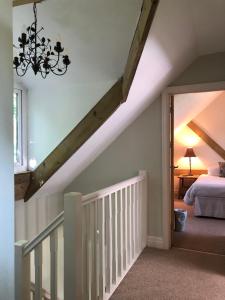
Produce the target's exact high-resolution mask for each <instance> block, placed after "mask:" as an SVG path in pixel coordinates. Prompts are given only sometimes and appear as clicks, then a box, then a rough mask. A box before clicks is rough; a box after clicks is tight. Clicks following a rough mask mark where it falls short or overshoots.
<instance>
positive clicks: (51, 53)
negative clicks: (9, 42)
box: [13, 3, 71, 78]
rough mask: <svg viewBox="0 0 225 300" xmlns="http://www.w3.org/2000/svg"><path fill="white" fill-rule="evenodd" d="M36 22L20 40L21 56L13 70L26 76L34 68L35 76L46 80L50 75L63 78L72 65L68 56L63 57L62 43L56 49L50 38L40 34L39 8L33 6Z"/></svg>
mask: <svg viewBox="0 0 225 300" xmlns="http://www.w3.org/2000/svg"><path fill="white" fill-rule="evenodd" d="M33 12H34V22H33V23H32V24H31V26H29V27H27V29H26V32H23V33H22V34H21V36H20V37H19V38H18V42H19V46H18V47H16V46H14V47H15V48H16V49H19V55H18V56H15V57H14V60H13V65H14V66H13V68H14V69H15V70H16V74H17V75H18V76H21V77H22V76H24V75H25V74H26V72H27V70H28V69H29V68H32V70H33V71H34V74H35V75H37V74H38V73H40V74H41V76H42V77H43V78H46V77H47V75H48V74H50V73H53V74H55V75H58V76H62V75H64V74H65V73H66V72H67V69H68V66H69V65H70V63H71V62H70V59H69V56H68V55H63V54H62V53H63V52H64V48H63V47H62V45H61V43H60V42H56V44H55V46H54V48H53V47H52V46H51V44H50V43H51V40H50V39H49V38H45V37H43V36H42V37H41V36H40V32H41V31H43V30H44V28H43V27H41V28H40V29H38V28H37V7H36V3H34V4H33Z"/></svg>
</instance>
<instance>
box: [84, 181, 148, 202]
mask: <svg viewBox="0 0 225 300" xmlns="http://www.w3.org/2000/svg"><path fill="white" fill-rule="evenodd" d="M143 179H144V176H135V177H132V178H130V179H127V180H124V181H122V182H119V183H116V184H114V185H112V186H110V187H107V188H104V189H101V190H99V191H96V192H94V193H91V194H88V195H85V196H83V198H82V202H83V205H86V204H88V203H90V201H92V200H93V199H96V198H99V197H104V196H105V195H108V194H112V193H115V192H116V191H118V190H120V189H122V188H124V187H126V186H128V185H131V184H134V183H137V182H139V181H141V180H143Z"/></svg>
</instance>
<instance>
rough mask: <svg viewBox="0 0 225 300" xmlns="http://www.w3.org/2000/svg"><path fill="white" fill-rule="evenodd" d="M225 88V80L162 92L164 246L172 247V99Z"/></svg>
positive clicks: (171, 88)
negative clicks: (182, 95)
mask: <svg viewBox="0 0 225 300" xmlns="http://www.w3.org/2000/svg"><path fill="white" fill-rule="evenodd" d="M222 90H225V81H219V82H212V83H200V84H191V85H183V86H171V87H168V88H167V89H166V90H165V91H164V92H163V94H162V238H163V248H164V249H170V248H171V243H172V240H171V230H172V211H171V201H172V199H171V177H170V176H171V168H170V167H171V158H170V134H171V132H170V99H171V96H174V95H176V94H185V93H201V92H211V91H222Z"/></svg>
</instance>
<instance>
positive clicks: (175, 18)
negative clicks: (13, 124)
mask: <svg viewBox="0 0 225 300" xmlns="http://www.w3.org/2000/svg"><path fill="white" fill-rule="evenodd" d="M68 1H69V0H68ZM82 2H83V0H82V1H80V5H79V6H77V16H76V17H77V18H78V19H79V18H80V16H79V14H80V12H79V10H81V14H82ZM85 2H87V1H85ZM102 2H105V1H102ZM114 2H115V1H107V5H109V6H110V5H113V4H112V3H114ZM121 2H124V3H125V2H126V4H124V12H123V14H125V11H126V8H125V6H126V5H136V6H135V7H136V8H138V5H139V4H140V2H137V1H133V0H132V1H130V0H129V1H116V5H119V4H121ZM196 2H198V3H197V10H198V13H197V12H196V11H195V8H196ZM212 2H213V3H214V5H215V6H217V9H218V10H219V11H222V8H223V11H224V9H225V1H219V0H217V1H210V0H198V1H194V0H173V1H167V0H162V1H160V4H159V7H158V10H157V14H156V17H155V19H154V22H153V26H152V29H151V31H150V33H149V36H148V40H147V43H146V45H145V49H144V52H143V55H142V58H141V61H140V63H139V66H138V70H137V73H136V76H135V79H134V82H133V85H132V88H131V91H130V94H129V97H128V100H127V102H126V103H125V104H123V105H121V107H120V108H119V109H118V110H117V111H116V112H115V113H114V114H113V116H112V117H111V118H110V119H108V121H107V122H106V123H105V124H104V125H103V126H102V127H101V128H100V129H99V130H98V131H97V132H96V133H95V134H94V135H93V136H92V137H91V138H90V139H89V140H88V141H87V142H86V143H85V145H83V146H82V147H81V148H80V149H79V151H78V152H77V153H76V154H75V155H74V156H73V157H71V159H69V160H68V161H67V162H66V163H65V164H64V166H63V167H62V168H61V169H60V170H59V171H58V172H57V173H56V174H55V175H54V176H52V177H51V178H50V179H49V181H48V182H47V183H46V184H45V185H44V186H43V187H42V188H41V189H40V190H39V192H38V193H37V194H36V195H35V196H36V197H40V196H41V195H42V194H46V193H53V192H57V191H62V190H63V189H64V188H65V187H66V186H67V185H68V184H69V183H70V182H71V181H72V180H73V179H74V178H75V177H76V176H77V175H79V174H80V173H81V172H82V171H83V170H84V169H85V168H86V167H87V166H88V165H89V164H90V163H91V162H92V161H94V159H95V158H96V157H97V156H98V155H100V153H102V152H103V151H104V150H105V149H106V148H107V147H108V146H109V145H110V143H112V142H113V141H114V140H115V139H116V138H117V137H118V136H119V135H120V134H121V133H122V132H123V130H125V128H126V127H127V126H129V125H130V124H131V123H132V122H133V121H134V120H135V119H136V118H137V117H138V116H139V115H140V114H141V113H142V112H143V111H144V110H145V109H146V107H147V106H148V105H149V104H150V103H151V102H152V101H154V100H155V99H156V97H158V96H159V95H160V92H161V91H162V90H163V89H164V88H165V87H166V86H168V85H169V84H170V83H171V82H172V81H173V80H174V79H175V78H176V77H177V76H178V75H179V74H180V73H181V72H182V71H183V70H184V69H185V68H186V67H187V66H188V65H189V64H190V63H191V62H193V60H194V59H195V58H197V57H198V56H199V55H200V54H203V53H213V52H217V51H224V50H225V45H224V43H223V42H221V41H220V34H218V35H216V36H217V38H215V34H214V30H213V29H212V28H214V26H215V28H214V29H215V30H216V29H217V27H218V26H219V25H221V23H220V22H222V20H220V22H219V23H218V22H216V24H215V23H214V22H209V20H210V18H207V17H206V15H207V14H209V12H210V11H211V8H212ZM55 3H56V1H55ZM109 3H110V4H109ZM88 4H90V1H89V3H88ZM61 9H62V7H61ZM92 9H93V8H92ZM213 9H214V7H213ZM213 11H214V10H213ZM105 18H106V20H107V17H105ZM219 18H224V16H222V14H219ZM133 20H134V23H136V22H135V20H136V15H135V16H133ZM102 21H103V20H101V22H102ZM121 22H122V20H121ZM106 23H107V22H106ZM209 23H210V24H209ZM217 23H218V24H217ZM135 25H136V24H135ZM66 26H68V24H66ZM89 26H90V25H89ZM209 27H210V28H209ZM116 30H117V31H118V34H119V29H118V27H117V29H116ZM220 30H222V31H224V30H225V26H223V27H222V28H220ZM93 34H94V33H93ZM224 35H225V34H224ZM215 39H219V40H218V41H217V42H216V41H215ZM102 40H104V37H103V39H102ZM78 44H79V40H78ZM78 44H77V47H79V45H78ZM114 46H115V42H114V41H112V44H111V47H114ZM99 47H100V48H101V45H99ZM105 47H107V46H105ZM106 49H107V48H106ZM84 51H86V50H84ZM100 51H101V49H100ZM125 52H126V51H124V53H125ZM104 55H105V54H104ZM104 55H103V58H104ZM106 60H107V59H106ZM89 63H90V64H91V62H90V61H89V62H88V63H87V65H89ZM106 63H107V62H106ZM107 64H108V65H107V69H108V68H109V67H110V66H112V62H111V63H109V62H108V63H107ZM88 67H89V66H88ZM97 68H98V65H97V64H96V65H94V66H93V70H96V72H97ZM122 69H123V68H122V67H121V69H120V71H121V74H122ZM87 70H88V68H87ZM112 72H115V70H114V67H113V68H112ZM103 75H104V74H103Z"/></svg>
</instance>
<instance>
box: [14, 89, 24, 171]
mask: <svg viewBox="0 0 225 300" xmlns="http://www.w3.org/2000/svg"><path fill="white" fill-rule="evenodd" d="M22 96H23V91H22V90H19V89H14V93H13V130H14V136H13V138H14V140H13V142H14V169H15V171H21V170H25V169H26V164H25V161H24V151H25V145H24V141H25V140H24V137H25V132H24V112H23V107H24V103H23V97H22Z"/></svg>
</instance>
